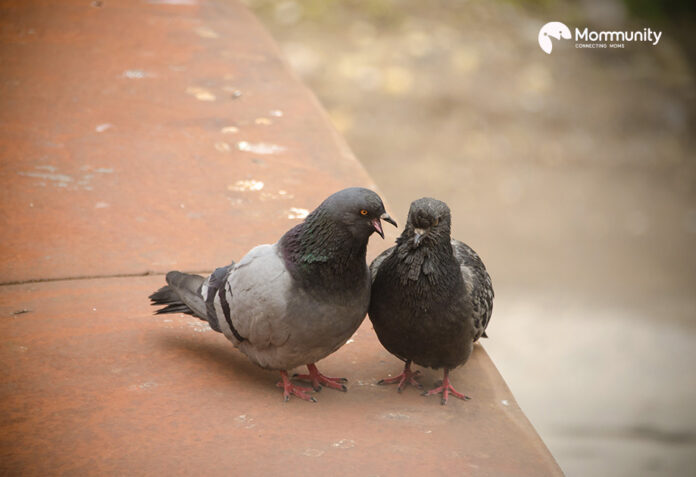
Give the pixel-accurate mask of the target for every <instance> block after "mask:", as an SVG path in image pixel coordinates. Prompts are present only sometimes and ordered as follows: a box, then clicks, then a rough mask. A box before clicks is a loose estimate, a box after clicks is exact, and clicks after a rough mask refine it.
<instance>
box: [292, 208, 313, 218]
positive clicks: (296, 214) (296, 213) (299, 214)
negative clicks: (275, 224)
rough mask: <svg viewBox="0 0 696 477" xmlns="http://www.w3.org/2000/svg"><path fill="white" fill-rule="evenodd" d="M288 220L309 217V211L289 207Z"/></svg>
mask: <svg viewBox="0 0 696 477" xmlns="http://www.w3.org/2000/svg"><path fill="white" fill-rule="evenodd" d="M287 214H288V219H304V218H306V217H307V216H308V215H309V210H307V209H300V208H298V207H290V210H288V211H287Z"/></svg>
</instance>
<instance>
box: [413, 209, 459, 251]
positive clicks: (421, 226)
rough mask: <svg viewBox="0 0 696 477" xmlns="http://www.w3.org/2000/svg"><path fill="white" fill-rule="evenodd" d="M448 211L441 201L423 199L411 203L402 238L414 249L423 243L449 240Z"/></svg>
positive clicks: (450, 224)
mask: <svg viewBox="0 0 696 477" xmlns="http://www.w3.org/2000/svg"><path fill="white" fill-rule="evenodd" d="M451 226H452V218H451V215H450V209H449V207H448V206H447V204H445V203H444V202H442V201H441V200H437V199H431V198H430V197H423V198H422V199H418V200H414V201H413V202H411V208H410V209H409V211H408V223H407V224H406V228H405V229H404V233H403V235H402V237H403V238H404V239H406V240H407V243H409V244H410V245H412V246H413V247H414V248H415V247H418V246H420V245H421V244H422V243H424V242H429V241H438V240H447V241H448V242H449V240H450V228H451Z"/></svg>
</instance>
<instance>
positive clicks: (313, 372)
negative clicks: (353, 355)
mask: <svg viewBox="0 0 696 477" xmlns="http://www.w3.org/2000/svg"><path fill="white" fill-rule="evenodd" d="M307 369H308V370H309V374H293V376H292V377H293V378H295V379H299V380H300V381H307V382H310V383H312V387H313V388H314V390H315V391H321V387H322V386H326V387H327V388H333V389H338V390H339V391H343V392H344V393H345V392H347V391H348V388H347V387H346V386H345V384H343V383H347V382H348V380H347V379H346V378H329V377H328V376H324V375H323V374H321V373H320V372H319V370H318V369H317V367H316V365H315V364H314V363H310V364H308V365H307Z"/></svg>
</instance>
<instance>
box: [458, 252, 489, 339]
mask: <svg viewBox="0 0 696 477" xmlns="http://www.w3.org/2000/svg"><path fill="white" fill-rule="evenodd" d="M452 250H453V251H454V257H455V258H456V260H457V263H459V269H460V270H461V273H462V278H463V279H464V287H465V289H466V293H467V294H468V295H469V296H470V297H471V304H472V311H473V315H474V316H473V318H474V326H475V327H476V334H475V336H474V341H476V340H478V339H479V338H480V337H481V336H486V327H487V326H488V322H489V321H490V319H491V313H492V312H493V297H494V293H493V284H492V283H491V277H490V276H489V275H488V271H486V267H485V265H484V264H483V261H482V260H481V257H479V256H478V254H477V253H476V252H474V250H473V249H472V248H471V247H469V246H468V245H467V244H465V243H464V242H460V241H459V240H455V239H453V240H452Z"/></svg>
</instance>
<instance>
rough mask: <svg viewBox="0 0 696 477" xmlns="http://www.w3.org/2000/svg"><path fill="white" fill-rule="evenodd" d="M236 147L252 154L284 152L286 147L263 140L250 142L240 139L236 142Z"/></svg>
mask: <svg viewBox="0 0 696 477" xmlns="http://www.w3.org/2000/svg"><path fill="white" fill-rule="evenodd" d="M237 149H239V150H240V151H244V152H251V153H253V154H278V153H281V152H284V151H285V150H286V149H287V148H285V147H283V146H278V145H276V144H269V143H265V142H256V143H252V142H247V141H240V142H238V143H237Z"/></svg>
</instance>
